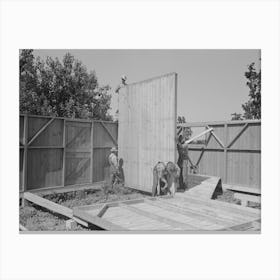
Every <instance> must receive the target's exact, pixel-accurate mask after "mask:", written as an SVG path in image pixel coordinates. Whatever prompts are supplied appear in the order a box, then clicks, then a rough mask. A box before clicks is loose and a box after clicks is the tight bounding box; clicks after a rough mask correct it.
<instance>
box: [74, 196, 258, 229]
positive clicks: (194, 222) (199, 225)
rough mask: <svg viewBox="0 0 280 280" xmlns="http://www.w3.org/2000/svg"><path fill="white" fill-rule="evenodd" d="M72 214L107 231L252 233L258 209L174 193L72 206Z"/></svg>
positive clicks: (256, 227)
mask: <svg viewBox="0 0 280 280" xmlns="http://www.w3.org/2000/svg"><path fill="white" fill-rule="evenodd" d="M73 214H74V216H75V217H78V218H80V219H82V220H84V221H87V222H88V223H91V224H94V225H96V226H98V227H99V228H100V229H105V230H111V231H130V230H132V231H164V232H173V231H244V230H248V231H256V230H260V217H261V216H260V210H258V209H253V208H248V207H242V206H240V205H235V204H230V203H225V202H221V201H216V200H211V199H203V198H198V197H194V196H191V195H188V194H187V193H183V194H178V193H176V196H175V197H173V198H172V197H159V198H146V199H137V200H128V201H123V202H112V203H106V204H98V205H88V206H81V207H76V208H74V209H73Z"/></svg>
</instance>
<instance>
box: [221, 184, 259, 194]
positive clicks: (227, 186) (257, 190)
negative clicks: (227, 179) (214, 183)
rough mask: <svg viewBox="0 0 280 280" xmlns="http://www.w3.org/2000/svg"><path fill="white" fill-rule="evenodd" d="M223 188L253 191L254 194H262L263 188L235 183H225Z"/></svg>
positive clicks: (246, 191)
mask: <svg viewBox="0 0 280 280" xmlns="http://www.w3.org/2000/svg"><path fill="white" fill-rule="evenodd" d="M223 189H226V190H233V191H239V192H245V193H252V194H261V190H260V189H259V188H252V187H245V186H235V185H229V184H223Z"/></svg>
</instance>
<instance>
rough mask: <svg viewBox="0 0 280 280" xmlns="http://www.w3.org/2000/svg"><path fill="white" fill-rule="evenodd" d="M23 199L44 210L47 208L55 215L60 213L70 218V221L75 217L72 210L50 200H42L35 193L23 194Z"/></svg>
mask: <svg viewBox="0 0 280 280" xmlns="http://www.w3.org/2000/svg"><path fill="white" fill-rule="evenodd" d="M23 197H24V199H26V200H28V201H30V202H32V203H34V204H36V205H39V206H41V207H43V208H46V209H48V210H50V211H52V212H54V213H58V214H60V215H63V216H65V217H68V218H70V219H71V218H72V217H73V211H72V210H71V209H70V208H67V207H64V206H62V205H59V204H57V203H54V202H52V201H50V200H48V199H45V198H42V197H40V196H38V195H35V194H33V193H30V192H25V193H24V194H23Z"/></svg>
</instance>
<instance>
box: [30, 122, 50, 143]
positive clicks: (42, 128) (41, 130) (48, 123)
mask: <svg viewBox="0 0 280 280" xmlns="http://www.w3.org/2000/svg"><path fill="white" fill-rule="evenodd" d="M54 120H55V118H52V119H50V120H49V121H48V122H47V123H46V124H45V125H43V126H42V127H41V128H40V129H39V131H38V132H37V133H36V134H35V135H34V136H33V137H32V139H31V140H30V141H29V142H28V144H27V145H28V146H29V145H31V143H32V142H33V141H35V139H36V138H37V137H38V136H39V135H40V134H41V133H42V132H43V131H44V130H45V129H46V128H47V127H48V126H49V125H50V124H51V123H52V122H53V121H54Z"/></svg>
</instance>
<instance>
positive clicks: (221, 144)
mask: <svg viewBox="0 0 280 280" xmlns="http://www.w3.org/2000/svg"><path fill="white" fill-rule="evenodd" d="M207 128H208V129H210V127H209V126H208V125H207ZM210 133H211V134H212V135H213V137H214V138H215V139H216V141H217V142H218V143H219V144H220V146H221V147H222V148H224V147H225V145H224V143H223V142H222V140H221V139H220V138H219V137H218V136H217V135H216V134H215V132H214V131H213V130H212V131H211V132H210Z"/></svg>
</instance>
